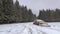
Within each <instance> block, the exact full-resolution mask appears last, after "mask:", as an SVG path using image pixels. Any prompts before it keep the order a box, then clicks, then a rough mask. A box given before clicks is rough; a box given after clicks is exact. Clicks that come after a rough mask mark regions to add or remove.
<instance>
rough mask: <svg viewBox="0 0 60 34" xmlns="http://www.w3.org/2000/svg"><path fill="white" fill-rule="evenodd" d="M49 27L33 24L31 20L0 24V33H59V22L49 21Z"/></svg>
mask: <svg viewBox="0 0 60 34" xmlns="http://www.w3.org/2000/svg"><path fill="white" fill-rule="evenodd" d="M49 25H50V26H51V27H42V26H37V25H34V24H33V22H29V23H17V24H4V25H0V34H60V23H49Z"/></svg>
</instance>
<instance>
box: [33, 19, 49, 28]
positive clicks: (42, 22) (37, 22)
mask: <svg viewBox="0 0 60 34" xmlns="http://www.w3.org/2000/svg"><path fill="white" fill-rule="evenodd" d="M33 24H35V25H39V26H45V27H50V26H49V25H48V23H46V22H45V21H43V20H40V19H36V20H34V23H33Z"/></svg>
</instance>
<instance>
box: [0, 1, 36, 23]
mask: <svg viewBox="0 0 60 34" xmlns="http://www.w3.org/2000/svg"><path fill="white" fill-rule="evenodd" d="M34 19H36V15H35V14H33V13H32V10H31V9H27V7H26V6H21V5H19V2H18V0H16V2H15V3H13V0H0V24H6V23H17V22H31V21H33V20H34Z"/></svg>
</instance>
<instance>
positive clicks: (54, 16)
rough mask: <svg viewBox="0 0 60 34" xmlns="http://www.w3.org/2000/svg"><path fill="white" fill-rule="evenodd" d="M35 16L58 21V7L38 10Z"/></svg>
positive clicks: (59, 13)
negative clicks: (37, 14)
mask: <svg viewBox="0 0 60 34" xmlns="http://www.w3.org/2000/svg"><path fill="white" fill-rule="evenodd" d="M37 18H38V19H42V20H44V21H47V22H60V9H58V8H56V9H54V10H51V9H47V10H44V9H43V10H40V11H39V16H38V17H37Z"/></svg>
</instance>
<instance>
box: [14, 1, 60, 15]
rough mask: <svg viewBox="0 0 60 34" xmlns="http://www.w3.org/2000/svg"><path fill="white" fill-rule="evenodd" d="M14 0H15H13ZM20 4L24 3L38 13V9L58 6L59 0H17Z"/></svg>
mask: <svg viewBox="0 0 60 34" xmlns="http://www.w3.org/2000/svg"><path fill="white" fill-rule="evenodd" d="M14 1H15V0H14ZM18 1H19V3H20V5H26V6H27V8H30V9H32V11H33V13H34V14H36V15H38V13H39V9H40V10H41V9H49V8H50V9H55V8H60V0H18Z"/></svg>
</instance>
